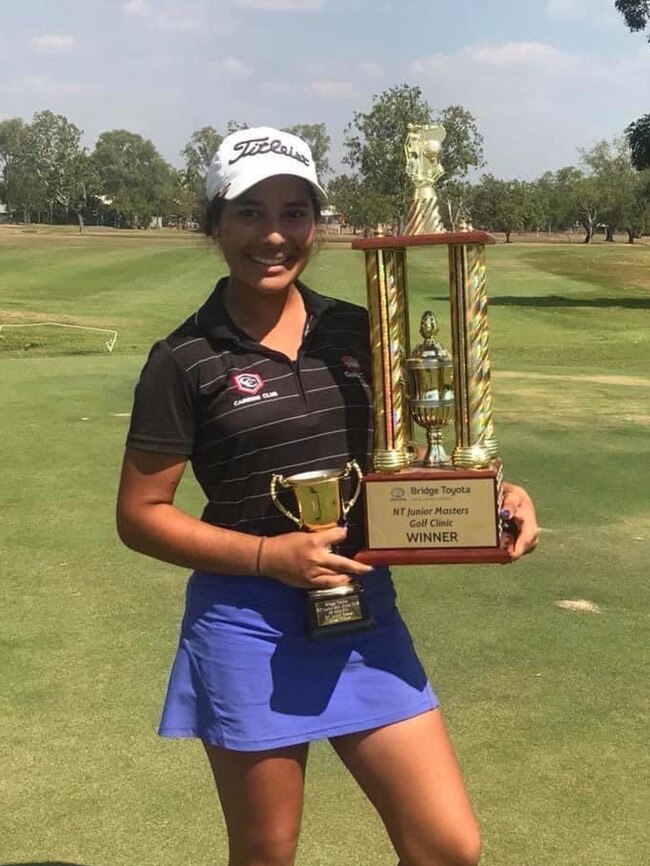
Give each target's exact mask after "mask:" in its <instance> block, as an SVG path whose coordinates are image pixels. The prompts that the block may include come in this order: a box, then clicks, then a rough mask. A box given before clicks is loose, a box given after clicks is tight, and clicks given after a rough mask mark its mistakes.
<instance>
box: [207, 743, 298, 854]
mask: <svg viewBox="0 0 650 866" xmlns="http://www.w3.org/2000/svg"><path fill="white" fill-rule="evenodd" d="M203 746H204V748H205V751H206V753H207V756H208V760H209V761H210V766H211V768H212V773H213V775H214V781H215V784H216V787H217V793H218V794H219V799H220V801H221V807H222V809H223V814H224V818H225V821H226V828H227V831H228V842H229V847H230V857H229V861H228V862H229V864H230V866H249V864H256V866H261V864H264V866H290V864H292V863H293V861H294V859H295V855H296V848H297V845H298V837H299V834H300V821H301V818H302V804H303V792H304V782H305V768H306V765H307V754H308V749H309V747H308V745H307V744H306V743H303V744H300V745H297V746H289V747H286V748H282V749H271V750H269V751H264V752H235V751H232V750H230V749H222V748H220V747H219V746H212V745H210V744H209V743H204V744H203Z"/></svg>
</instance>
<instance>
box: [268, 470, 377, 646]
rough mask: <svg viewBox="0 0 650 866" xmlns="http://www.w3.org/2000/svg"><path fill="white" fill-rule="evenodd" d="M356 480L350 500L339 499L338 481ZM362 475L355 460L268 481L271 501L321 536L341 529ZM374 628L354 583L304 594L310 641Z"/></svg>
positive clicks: (355, 497)
mask: <svg viewBox="0 0 650 866" xmlns="http://www.w3.org/2000/svg"><path fill="white" fill-rule="evenodd" d="M353 474H354V475H355V476H356V480H357V483H356V489H355V491H354V493H353V494H352V497H351V498H350V499H349V500H347V501H346V500H344V499H343V498H342V497H341V487H340V484H341V481H343V480H345V479H347V478H350V477H351V476H352V475H353ZM361 479H362V473H361V469H360V467H359V464H358V463H357V462H356V460H351V461H350V462H349V463H346V465H345V468H344V469H342V470H340V469H317V470H314V471H312V472H298V473H297V474H295V475H289V476H287V477H286V478H285V477H284V476H283V475H280V474H278V473H274V474H273V475H272V477H271V488H270V489H271V499H272V501H273V504H274V505H275V507H276V508H277V509H278V511H280V512H281V513H282V514H284V516H285V517H288V518H289V520H291V521H292V522H293V523H295V525H296V526H297V527H298V528H299V529H302V530H304V531H305V532H323V531H324V530H326V529H333V528H334V527H335V526H339V525H341V523H342V522H343V521H344V520H345V518H346V517H347V515H348V512H349V511H350V509H351V508H352V506H353V505H354V504H355V502H356V501H357V499H358V498H359V494H360V492H361ZM278 487H281V488H284V489H288V490H291V492H292V494H293V498H294V501H295V503H296V506H297V510H298V514H294V513H293V512H292V511H291V510H290V509H288V508H286V507H285V506H284V505H283V503H282V502H281V501H280V499H279V497H278ZM372 625H373V622H372V619H371V618H370V617H369V616H368V613H367V608H366V603H365V599H364V597H363V588H362V587H361V585H360V584H359V583H357V582H356V581H354V580H353V581H351V582H350V583H349V584H348V585H347V586H335V587H330V588H327V589H312V590H309V591H308V592H307V634H308V636H309V637H310V638H313V639H315V638H321V637H327V636H329V635H333V634H341V633H348V632H354V631H361V630H365V629H368V628H370V627H371V626H372Z"/></svg>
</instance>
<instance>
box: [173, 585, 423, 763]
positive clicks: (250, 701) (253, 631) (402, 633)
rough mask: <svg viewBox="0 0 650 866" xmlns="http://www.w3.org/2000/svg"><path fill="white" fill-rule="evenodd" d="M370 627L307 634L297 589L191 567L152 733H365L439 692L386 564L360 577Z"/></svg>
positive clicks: (241, 739) (237, 746) (232, 740)
mask: <svg viewBox="0 0 650 866" xmlns="http://www.w3.org/2000/svg"><path fill="white" fill-rule="evenodd" d="M360 583H361V584H362V585H363V587H364V591H365V597H366V601H367V604H368V608H369V613H370V615H371V616H372V618H373V619H374V621H375V625H374V627H373V628H371V629H369V630H368V631H359V632H355V633H352V634H343V635H335V636H334V635H333V636H328V637H325V638H322V639H319V640H309V638H307V636H306V633H305V592H304V590H301V589H296V588H294V587H290V586H286V585H285V584H282V583H279V582H278V581H275V580H270V579H268V578H263V577H241V576H224V575H216V574H210V573H206V572H195V573H194V574H192V575H191V577H190V579H189V582H188V585H187V596H186V607H185V615H184V617H183V623H182V627H181V635H180V642H179V646H178V651H177V654H176V658H175V660H174V664H173V667H172V671H171V676H170V681H169V687H168V690H167V697H166V699H165V704H164V707H163V714H162V720H161V723H160V728H159V733H160V734H161V736H164V737H198V738H200V739H201V740H204V741H205V742H207V743H212V744H215V745H218V746H222V747H223V748H226V749H234V750H238V751H259V750H264V749H275V748H280V747H282V746H288V745H294V744H296V743H304V742H308V741H310V740H318V739H323V738H328V737H334V736H337V735H340V734H349V733H352V732H354V731H364V730H368V729H371V728H376V727H380V726H382V725H388V724H391V723H393V722H397V721H400V720H402V719H407V718H411V717H412V716H416V715H419V714H420V713H423V712H426V711H427V710H431V709H433V708H435V707H436V706H437V705H438V700H437V698H436V696H435V694H434V692H433V691H432V689H431V687H430V685H429V683H428V682H427V678H426V675H425V673H424V671H423V669H422V665H421V664H420V662H419V660H418V658H417V656H416V654H415V650H414V648H413V642H412V640H411V636H410V635H409V633H408V630H407V628H406V626H405V625H404V622H403V621H402V618H401V617H400V615H399V612H398V610H397V608H396V606H395V590H394V587H393V583H392V580H391V577H390V573H389V571H388V570H387V569H385V568H382V569H375V570H374V571H373V572H371V573H369V574H368V575H365V576H364V577H362V578H361V579H360Z"/></svg>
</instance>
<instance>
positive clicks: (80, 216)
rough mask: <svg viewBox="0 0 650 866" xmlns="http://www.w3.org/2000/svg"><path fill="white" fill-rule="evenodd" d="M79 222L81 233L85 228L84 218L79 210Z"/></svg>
mask: <svg viewBox="0 0 650 866" xmlns="http://www.w3.org/2000/svg"><path fill="white" fill-rule="evenodd" d="M77 222H78V223H79V234H81V233H82V232H83V230H84V218H83V214H82V213H81V211H77Z"/></svg>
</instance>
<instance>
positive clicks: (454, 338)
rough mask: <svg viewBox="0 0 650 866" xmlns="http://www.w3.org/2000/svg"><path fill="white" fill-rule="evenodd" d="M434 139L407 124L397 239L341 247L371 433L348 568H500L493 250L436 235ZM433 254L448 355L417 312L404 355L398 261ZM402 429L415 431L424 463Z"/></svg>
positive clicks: (403, 296)
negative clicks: (422, 250)
mask: <svg viewBox="0 0 650 866" xmlns="http://www.w3.org/2000/svg"><path fill="white" fill-rule="evenodd" d="M444 138H445V132H444V129H443V128H442V127H441V126H440V125H438V124H428V125H423V126H414V125H411V124H409V128H408V135H407V140H406V142H405V153H406V166H407V168H406V171H407V174H408V176H409V177H410V179H411V180H412V182H413V185H414V197H413V201H412V204H411V208H410V210H409V215H408V218H407V228H406V232H405V234H403V235H400V236H396V237H390V236H385V237H383V236H382V237H375V238H365V239H359V240H355V241H353V243H352V248H353V249H358V250H363V251H364V254H365V259H366V286H367V290H368V311H369V320H370V343H371V354H372V364H373V414H374V423H375V439H374V447H373V455H372V464H373V471H372V472H370V473H369V474H367V475H366V476H365V477H364V481H363V483H364V492H365V508H366V540H367V548H366V549H365V550H363V551H361V552H360V553H359V554H358V555H357V558H358V559H360V560H361V561H363V562H368V563H370V564H373V565H377V564H391V563H395V564H398V563H414V564H417V563H470V562H508V561H510V556H509V554H508V553H507V552H506V551H504V550H503V549H502V533H503V527H502V525H501V521H500V517H499V512H500V504H501V497H502V494H501V462H500V460H499V458H498V446H497V442H496V439H495V436H494V425H493V420H492V394H491V387H490V360H489V345H488V320H487V282H486V264H485V247H486V245H488V244H492V243H495V240H494V238H493V237H492V236H491V235H489V234H487V233H486V232H480V231H474V230H472V229H469V228H467V229H466V230H464V231H455V232H447V231H445V230H444V226H443V224H442V220H441V219H440V215H439V212H438V204H437V196H436V192H435V189H434V182H435V180H436V179H437V178H438V177H440V176H441V174H442V173H443V171H442V167H441V166H440V163H439V155H440V150H441V146H442V142H443V141H444ZM439 245H444V246H446V247H447V248H448V269H449V301H450V304H449V317H450V331H451V347H450V352H448V351H447V350H446V349H445V348H444V347H443V346H442V345H441V344H439V343H438V342H437V341H434V339H433V332H432V330H431V320H430V317H431V316H432V314H431V313H430V312H429V311H422V313H424V315H423V316H422V320H421V321H422V325H421V333H422V334H423V337H424V342H423V343H422V344H421V345H420V346H418V347H417V349H416V350H414V352H413V353H412V354H411V351H410V344H409V333H410V323H409V310H408V287H407V281H408V272H407V266H406V252H407V249H408V248H410V247H419V246H424V247H430V246H439ZM452 410H453V425H452V424H451V416H452ZM413 420H415V422H416V423H417V424H418V425H419V426H421V427H424V428H425V431H426V435H427V441H428V446H429V447H428V450H427V453H426V454H425V455H424V458H423V459H419V458H418V448H417V446H416V444H415V443H414V441H413V423H412V422H413ZM447 426H449V427H450V428H451V427H453V431H454V436H455V442H454V445H453V448H452V449H451V457H450V458H447V457H446V455H445V452H444V450H443V449H442V435H443V428H445V427H447Z"/></svg>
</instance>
